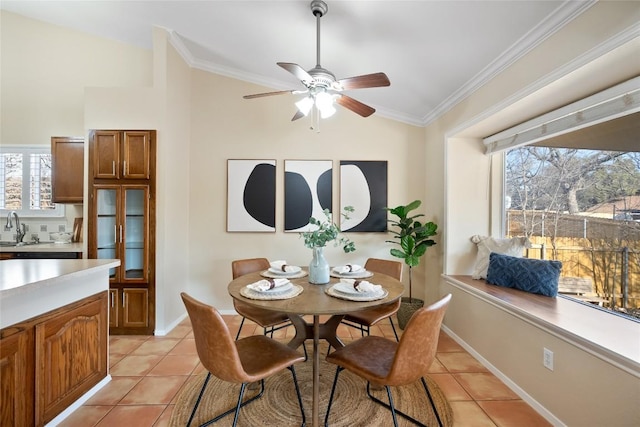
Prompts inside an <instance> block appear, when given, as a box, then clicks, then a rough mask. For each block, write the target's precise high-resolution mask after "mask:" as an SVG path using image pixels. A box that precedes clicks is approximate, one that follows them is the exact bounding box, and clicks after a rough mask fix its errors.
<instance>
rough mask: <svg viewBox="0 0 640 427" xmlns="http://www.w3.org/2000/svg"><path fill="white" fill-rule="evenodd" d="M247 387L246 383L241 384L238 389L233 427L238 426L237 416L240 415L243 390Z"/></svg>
mask: <svg viewBox="0 0 640 427" xmlns="http://www.w3.org/2000/svg"><path fill="white" fill-rule="evenodd" d="M246 387H247V383H242V386H241V387H240V394H239V395H238V404H237V405H236V413H235V414H234V415H233V427H236V426H237V425H238V415H240V407H241V406H242V398H243V397H244V389H245V388H246Z"/></svg>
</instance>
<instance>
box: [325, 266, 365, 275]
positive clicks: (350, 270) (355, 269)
mask: <svg viewBox="0 0 640 427" xmlns="http://www.w3.org/2000/svg"><path fill="white" fill-rule="evenodd" d="M333 271H335V272H336V273H338V274H344V273H357V272H358V271H364V268H363V267H362V266H361V265H358V264H345V265H339V266H337V267H334V268H333Z"/></svg>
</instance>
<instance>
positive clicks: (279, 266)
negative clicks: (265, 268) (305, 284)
mask: <svg viewBox="0 0 640 427" xmlns="http://www.w3.org/2000/svg"><path fill="white" fill-rule="evenodd" d="M270 265H271V268H273V269H275V270H281V271H284V272H285V273H297V272H298V271H300V267H298V266H295V265H288V264H287V261H283V260H278V261H271V263H270Z"/></svg>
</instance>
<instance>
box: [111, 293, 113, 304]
mask: <svg viewBox="0 0 640 427" xmlns="http://www.w3.org/2000/svg"><path fill="white" fill-rule="evenodd" d="M111 308H113V292H111Z"/></svg>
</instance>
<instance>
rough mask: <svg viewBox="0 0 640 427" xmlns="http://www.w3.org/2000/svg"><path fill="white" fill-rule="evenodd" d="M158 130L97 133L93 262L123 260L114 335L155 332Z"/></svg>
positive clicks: (92, 147) (115, 293) (113, 274)
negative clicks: (95, 259)
mask: <svg viewBox="0 0 640 427" xmlns="http://www.w3.org/2000/svg"><path fill="white" fill-rule="evenodd" d="M155 163H156V132H155V131H154V130H92V131H91V132H90V136H89V188H90V193H89V198H90V203H89V228H88V230H89V247H88V250H89V258H112V259H119V260H120V261H121V264H120V266H119V267H116V268H112V269H111V270H110V272H109V282H110V286H109V288H110V289H109V298H110V300H109V332H110V334H113V335H118V334H138V335H152V334H153V331H154V328H155V198H156V187H155V186H156V164H155Z"/></svg>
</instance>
